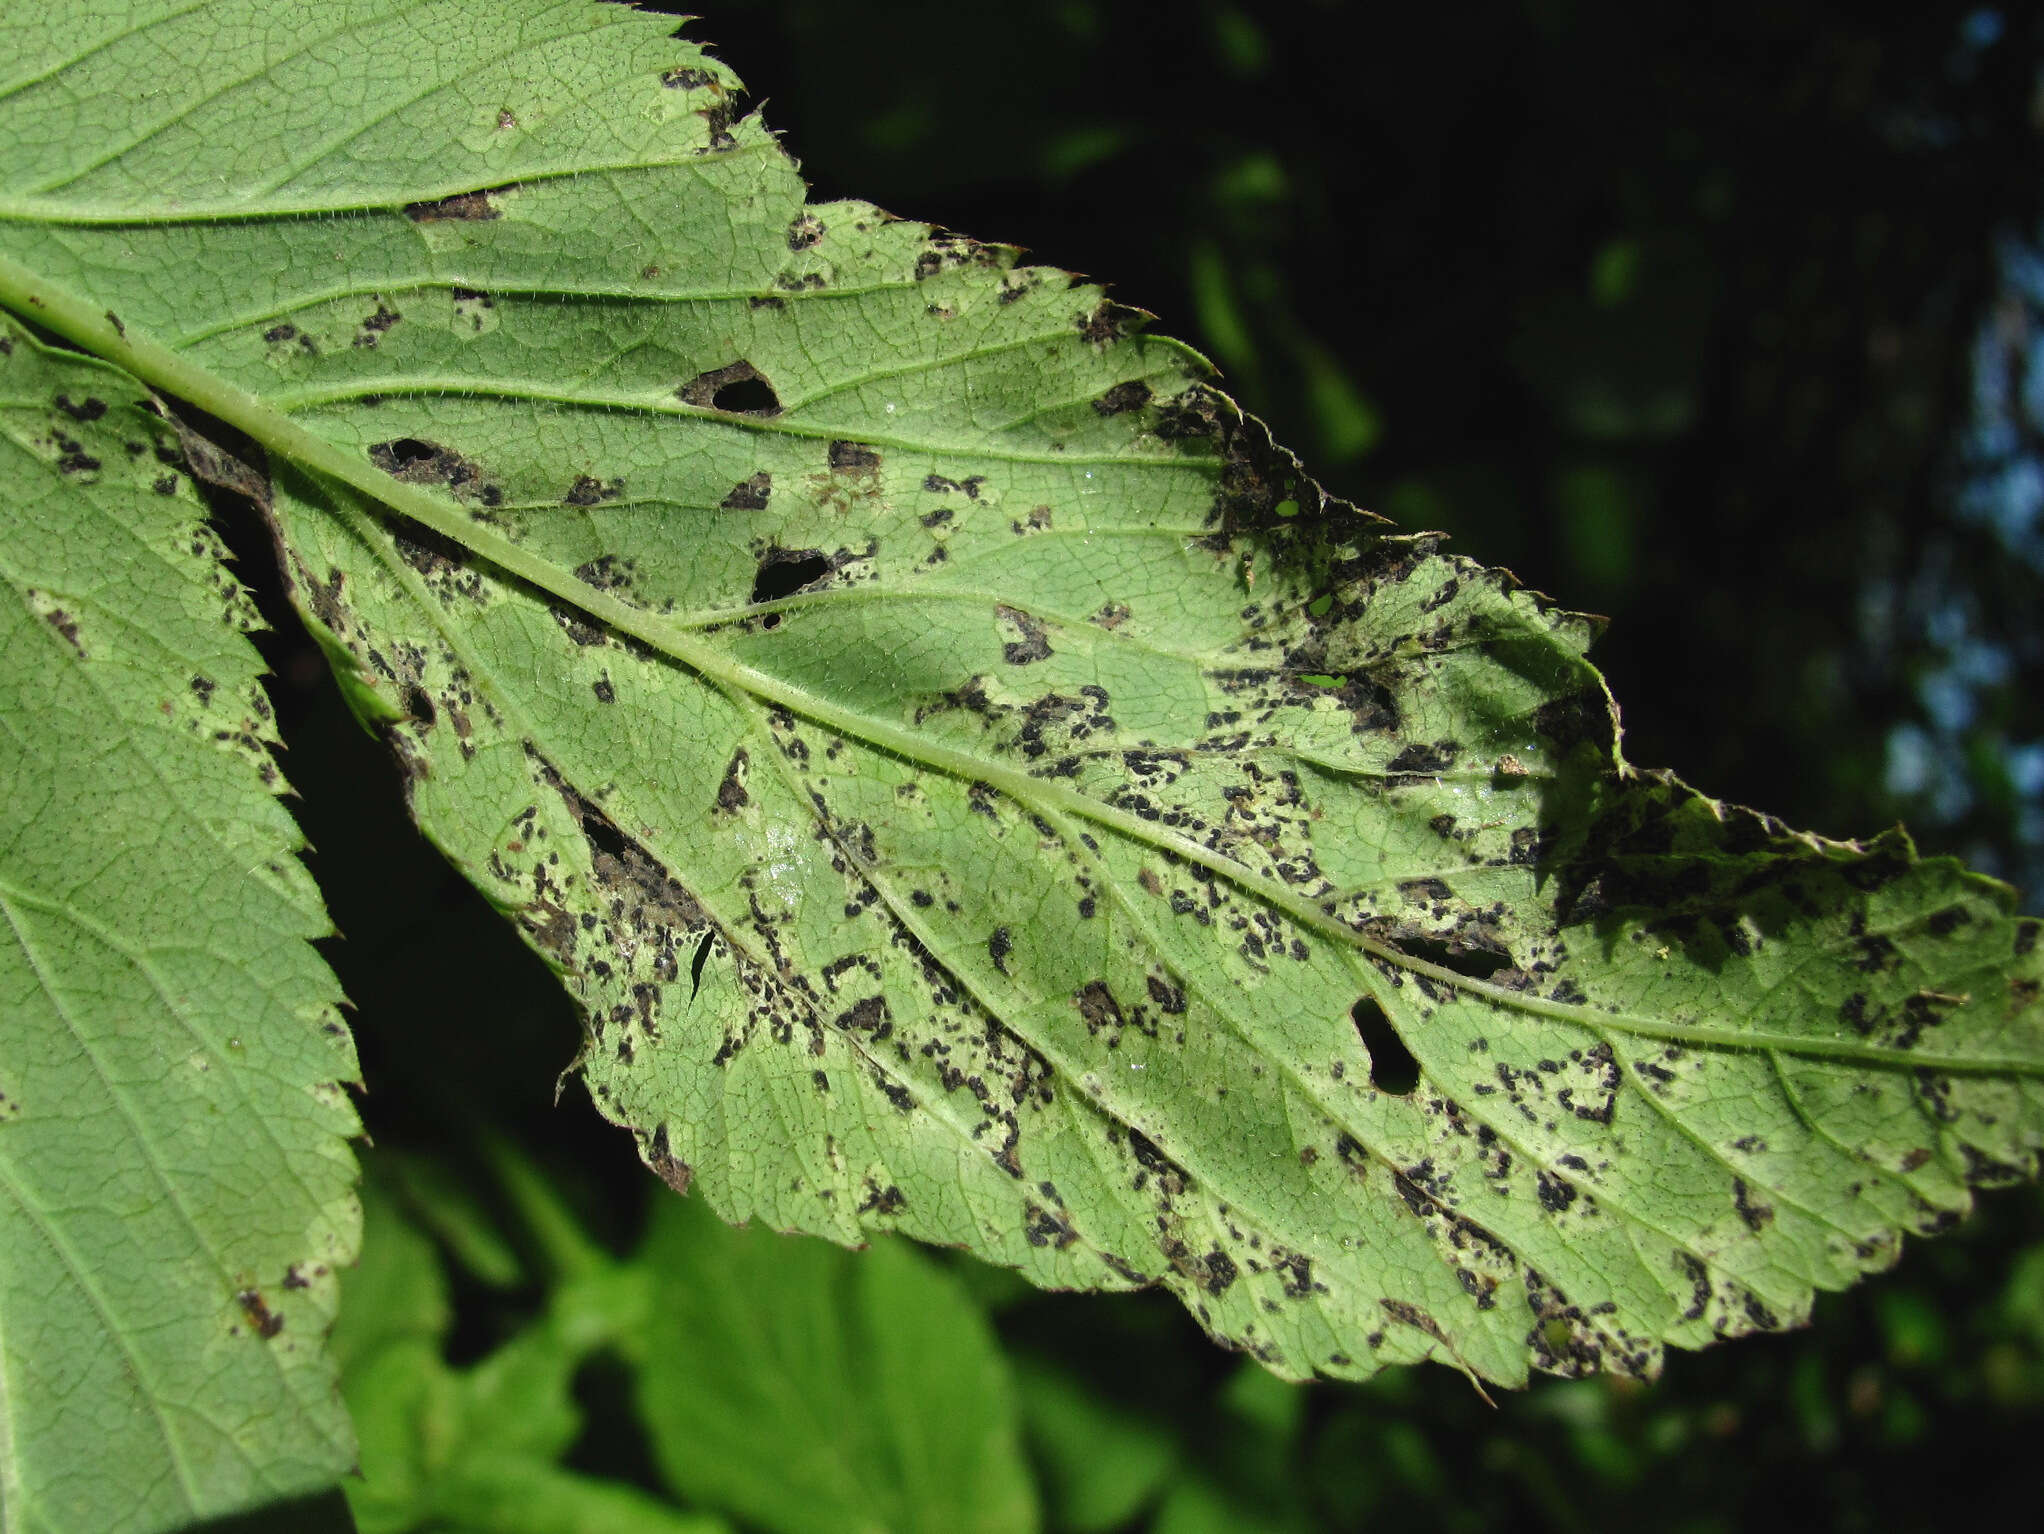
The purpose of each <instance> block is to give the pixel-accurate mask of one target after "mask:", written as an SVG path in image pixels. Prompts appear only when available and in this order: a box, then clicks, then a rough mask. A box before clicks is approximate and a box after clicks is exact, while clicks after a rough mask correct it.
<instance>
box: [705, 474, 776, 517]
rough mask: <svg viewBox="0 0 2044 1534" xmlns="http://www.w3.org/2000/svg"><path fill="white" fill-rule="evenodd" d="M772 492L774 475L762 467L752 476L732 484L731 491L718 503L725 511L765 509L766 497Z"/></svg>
mask: <svg viewBox="0 0 2044 1534" xmlns="http://www.w3.org/2000/svg"><path fill="white" fill-rule="evenodd" d="M773 493H774V477H773V475H771V474H769V473H767V472H766V470H764V469H762V470H760V471H759V473H757V474H755V475H753V476H752V478H750V479H742V480H740V481H739V482H738V483H737V484H735V485H733V486H732V487H731V493H730V494H729V495H727V496H725V497H724V499H723V500H722V501H721V502H719V503H718V504H719V505H721V506H722V507H723V509H724V510H726V511H765V510H766V507H767V498H768V497H769V496H771V495H772V494H773Z"/></svg>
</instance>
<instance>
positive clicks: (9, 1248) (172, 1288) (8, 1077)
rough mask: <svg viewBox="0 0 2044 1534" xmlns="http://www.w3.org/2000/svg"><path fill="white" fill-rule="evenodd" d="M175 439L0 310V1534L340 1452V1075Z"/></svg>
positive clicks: (280, 1491) (132, 393) (143, 1510)
mask: <svg viewBox="0 0 2044 1534" xmlns="http://www.w3.org/2000/svg"><path fill="white" fill-rule="evenodd" d="M177 460H178V449H177V445H176V439H175V438H174V437H173V436H172V435H171V433H170V432H169V430H168V428H167V427H166V426H165V424H164V422H163V421H162V420H161V419H160V418H159V417H158V416H157V415H155V414H154V413H153V407H152V406H151V405H150V402H149V401H148V399H147V397H146V396H145V395H144V394H143V393H142V392H141V391H140V390H138V389H137V387H136V386H135V384H134V381H133V380H132V379H130V378H128V377H126V376H124V375H123V374H121V373H118V372H116V371H115V370H113V369H111V368H109V367H106V366H104V365H103V364H101V363H98V362H93V361H90V360H87V359H83V358H80V357H77V356H75V355H73V354H69V353H63V352H52V351H48V350H45V348H44V347H43V346H42V345H41V344H40V343H39V342H37V341H36V340H35V339H33V338H32V337H31V336H30V335H29V334H28V333H27V332H25V331H24V330H22V329H21V328H20V327H19V326H16V325H14V324H12V323H10V322H9V321H7V320H6V319H5V318H4V317H0V530H4V531H0V583H4V584H5V586H6V588H7V593H6V596H7V599H6V601H5V602H0V805H4V806H5V810H6V813H5V818H4V822H0V1527H4V1528H6V1529H9V1530H23V1531H30V1530H63V1531H70V1530H81V1529H92V1530H108V1531H116V1530H129V1529H142V1528H161V1527H165V1526H168V1525H171V1524H174V1523H181V1522H183V1521H185V1520H186V1519H188V1518H191V1517H194V1516H203V1515H207V1514H213V1513H219V1512H223V1511H227V1510H230V1509H233V1508H236V1507H240V1506H243V1505H246V1504H249V1503H253V1502H258V1501H265V1500H268V1499H270V1498H272V1497H277V1496H282V1495H286V1494H289V1493H293V1492H302V1491H307V1490H312V1489H317V1488H319V1487H322V1486H326V1485H329V1484H331V1483H332V1482H333V1481H334V1480H335V1479H337V1478H338V1477H339V1475H340V1474H341V1473H342V1472H343V1471H344V1470H346V1468H347V1467H348V1465H349V1464H350V1463H351V1462H352V1460H353V1457H354V1444H353V1440H352V1437H351V1435H350V1433H349V1431H348V1423H347V1419H346V1416H345V1414H344V1413H343V1412H342V1410H341V1408H340V1403H339V1401H338V1400H337V1399H336V1397H335V1395H334V1388H333V1370H332V1369H331V1367H329V1366H328V1364H327V1363H326V1361H325V1360H324V1358H323V1356H322V1352H321V1346H320V1340H321V1336H322V1333H323V1332H324V1330H325V1328H326V1326H327V1324H328V1323H329V1322H330V1321H331V1319H332V1316H333V1305H334V1295H335V1283H336V1280H335V1277H334V1268H335V1265H336V1264H338V1263H345V1262H348V1261H351V1260H352V1259H353V1256H354V1250H355V1235H356V1224H357V1219H358V1215H357V1211H356V1207H355V1202H354V1198H353V1195H352V1193H351V1192H350V1184H351V1183H352V1182H353V1180H354V1160H353V1157H352V1156H351V1155H350V1153H349V1151H348V1149H347V1146H346V1143H345V1140H346V1137H347V1136H348V1135H349V1134H351V1133H352V1132H353V1131H354V1129H355V1116H354V1113H353V1110H352V1109H351V1108H350V1107H349V1105H348V1102H347V1100H346V1097H345V1096H344V1094H343V1093H342V1091H341V1089H340V1087H339V1086H338V1085H337V1084H336V1083H337V1082H338V1081H342V1080H350V1079H352V1078H353V1077H354V1075H355V1064H354V1055H353V1050H352V1046H351V1044H350V1042H349V1039H348V1035H347V1031H346V1029H345V1028H344V1027H343V1025H342V1024H341V1022H340V1020H339V1018H338V1016H337V1015H336V1012H335V1004H336V1002H337V1001H338V1000H339V991H338V988H337V987H336V985H335V983H334V980H333V977H332V975H331V974H330V973H329V972H328V971H327V969H326V966H325V965H324V964H323V963H322V962H321V961H320V960H319V958H318V957H317V955H315V953H314V952H313V950H312V948H311V946H310V944H309V942H308V939H311V938H316V937H320V936H323V935H325V934H326V932H327V931H328V927H327V921H326V915H325V912H324V910H323V909H322V907H321V905H320V901H319V897H318V894H317V892H316V891H315V890H314V889H313V887H312V882H311V880H310V878H309V877H308V876H307V874H306V871H305V868H304V865H303V864H301V863H300V862H299V861H298V859H297V857H296V852H297V849H298V847H299V842H300V839H299V836H298V831H297V827H296V826H295V825H293V824H292V821H291V818H290V816H289V815H287V814H286V813H285V812H284V810H283V808H282V807H281V806H280V805H279V804H278V802H277V800H276V798H275V794H276V792H277V791H278V790H279V789H280V788H281V787H282V784H281V782H280V780H279V777H278V774H277V769H276V766H275V764H274V763H273V762H272V760H271V759H270V754H269V749H268V748H269V746H270V745H271V744H273V743H274V742H275V739H276V734H275V731H274V729H273V728H272V726H271V722H270V710H269V705H268V704H267V702H266V701H265V700H264V697H263V691H262V687H261V685H260V684H259V682H258V680H257V677H258V673H259V670H260V663H259V661H258V659H257V656H256V652H255V650H254V648H253V647H252V646H251V645H250V644H249V642H248V640H247V638H246V637H245V635H246V631H247V630H248V629H250V628H251V627H254V626H255V623H256V619H255V615H254V611H253V608H252V606H251V605H250V603H249V601H248V599H247V597H246V596H245V594H244V593H243V592H242V591H241V589H240V587H239V586H238V585H237V584H236V583H235V581H234V579H233V578H232V577H231V576H230V575H228V573H227V572H226V571H225V570H224V569H223V568H222V566H221V564H220V548H219V545H218V542H217V541H216V540H215V538H214V537H213V535H212V533H211V532H210V531H209V530H208V529H207V527H206V525H205V511H204V508H203V507H201V506H200V505H199V504H198V503H197V499H196V497H195V496H194V494H193V493H192V489H191V487H190V484H189V483H188V481H187V480H186V479H185V478H184V477H183V476H182V475H181V474H179V473H176V472H173V470H172V469H171V468H169V467H167V464H175V463H176V462H177Z"/></svg>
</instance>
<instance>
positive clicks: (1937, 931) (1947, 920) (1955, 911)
mask: <svg viewBox="0 0 2044 1534" xmlns="http://www.w3.org/2000/svg"><path fill="white" fill-rule="evenodd" d="M1972 919H1973V918H1972V917H1971V916H1970V915H1969V914H1968V913H1967V911H1966V908H1965V907H1964V906H1962V905H1948V906H1946V907H1945V908H1944V909H1943V910H1942V911H1938V912H1935V913H1934V914H1933V915H1932V916H1931V917H1930V919H1929V920H1928V921H1926V922H1925V923H1924V925H1925V926H1927V927H1929V928H1930V935H1931V936H1932V937H1950V936H1951V935H1952V934H1953V933H1954V932H1957V931H1958V930H1959V929H1960V928H1961V927H1963V926H1965V925H1966V923H1967V922H1969V921H1971V920H1972Z"/></svg>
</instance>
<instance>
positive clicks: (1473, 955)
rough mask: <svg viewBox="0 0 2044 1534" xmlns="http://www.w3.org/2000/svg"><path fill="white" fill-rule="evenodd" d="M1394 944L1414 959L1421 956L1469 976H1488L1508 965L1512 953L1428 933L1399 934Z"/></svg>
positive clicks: (1510, 965)
mask: <svg viewBox="0 0 2044 1534" xmlns="http://www.w3.org/2000/svg"><path fill="white" fill-rule="evenodd" d="M1398 946H1399V947H1401V948H1403V949H1404V950H1405V951H1406V952H1407V953H1409V954H1411V955H1412V956H1413V957H1414V958H1415V959H1425V960H1426V961H1427V962H1428V963H1429V964H1438V965H1440V966H1441V968H1443V969H1452V970H1453V971H1454V972H1455V973H1456V974H1458V975H1466V976H1467V977H1468V978H1469V979H1471V980H1488V979H1489V978H1490V977H1491V976H1492V975H1495V974H1496V973H1497V972H1498V971H1499V970H1501V969H1510V968H1511V967H1512V956H1511V955H1510V954H1508V953H1505V952H1503V951H1502V950H1499V949H1495V948H1476V947H1472V946H1470V945H1468V944H1466V943H1460V944H1458V943H1444V942H1442V941H1441V940H1440V939H1438V938H1428V937H1400V938H1399V940H1398Z"/></svg>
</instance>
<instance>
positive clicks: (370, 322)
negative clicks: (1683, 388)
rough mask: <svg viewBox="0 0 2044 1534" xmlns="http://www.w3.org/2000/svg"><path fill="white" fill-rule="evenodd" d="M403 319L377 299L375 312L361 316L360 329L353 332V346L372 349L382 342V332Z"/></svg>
mask: <svg viewBox="0 0 2044 1534" xmlns="http://www.w3.org/2000/svg"><path fill="white" fill-rule="evenodd" d="M403 318H404V316H403V315H402V314H400V313H398V312H397V310H395V309H393V308H391V307H390V305H389V304H387V303H385V302H384V301H383V300H382V299H381V298H380V297H379V298H378V299H377V300H376V312H375V313H373V314H368V315H365V316H363V319H362V324H361V327H360V328H359V329H357V330H356V332H355V342H354V344H355V345H357V346H359V347H364V348H367V349H374V348H375V347H376V345H377V344H378V343H379V342H380V341H382V339H383V334H384V332H385V331H387V330H389V329H390V328H391V326H393V325H395V324H396V323H397V322H398V321H399V320H401V319H403Z"/></svg>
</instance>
